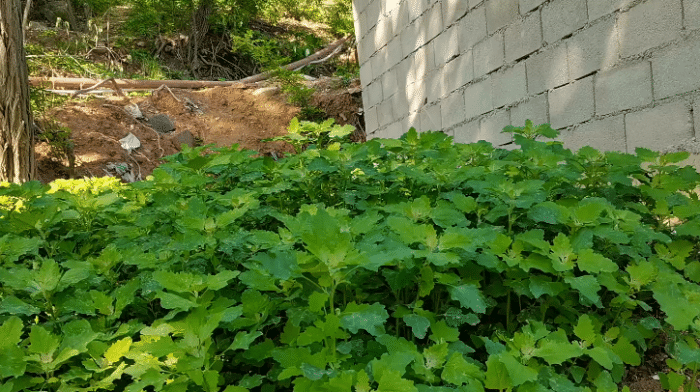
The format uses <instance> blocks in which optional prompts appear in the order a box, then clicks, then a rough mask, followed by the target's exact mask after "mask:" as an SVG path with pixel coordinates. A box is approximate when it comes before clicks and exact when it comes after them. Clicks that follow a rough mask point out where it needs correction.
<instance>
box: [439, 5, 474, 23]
mask: <svg viewBox="0 0 700 392" xmlns="http://www.w3.org/2000/svg"><path fill="white" fill-rule="evenodd" d="M468 8H469V4H467V2H466V1H465V0H442V22H443V23H444V24H445V26H450V25H452V24H453V23H454V22H456V21H457V19H459V18H461V17H463V16H464V14H466V13H467V9H468Z"/></svg>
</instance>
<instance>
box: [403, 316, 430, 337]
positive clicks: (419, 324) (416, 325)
mask: <svg viewBox="0 0 700 392" xmlns="http://www.w3.org/2000/svg"><path fill="white" fill-rule="evenodd" d="M403 321H404V322H405V323H406V325H408V326H409V327H411V330H412V331H413V334H414V335H415V336H416V337H417V338H418V339H423V338H424V337H425V334H426V333H427V332H428V327H429V326H430V320H428V319H427V318H425V317H423V316H419V315H417V314H407V315H405V316H403Z"/></svg>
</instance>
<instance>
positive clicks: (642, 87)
mask: <svg viewBox="0 0 700 392" xmlns="http://www.w3.org/2000/svg"><path fill="white" fill-rule="evenodd" d="M651 101H652V95H651V66H650V64H649V62H648V61H643V62H641V63H637V64H632V65H627V66H623V67H618V68H615V69H612V70H610V71H606V72H599V73H598V74H597V76H596V80H595V106H596V114H597V115H605V114H608V113H613V112H617V111H619V110H625V109H631V108H634V107H636V106H644V105H648V104H650V103H651Z"/></svg>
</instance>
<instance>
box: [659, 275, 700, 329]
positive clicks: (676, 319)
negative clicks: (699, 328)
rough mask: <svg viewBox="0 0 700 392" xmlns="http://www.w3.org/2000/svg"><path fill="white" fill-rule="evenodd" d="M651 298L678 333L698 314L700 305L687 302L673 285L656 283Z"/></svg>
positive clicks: (676, 286)
mask: <svg viewBox="0 0 700 392" xmlns="http://www.w3.org/2000/svg"><path fill="white" fill-rule="evenodd" d="M653 296H654V299H655V300H656V301H657V302H658V303H659V305H660V306H661V310H662V311H663V312H664V313H666V321H667V322H668V323H669V324H671V325H672V326H673V327H674V328H675V329H677V330H679V331H682V330H685V329H686V328H688V326H690V324H692V323H693V320H694V319H695V318H696V317H697V316H698V314H700V305H698V304H697V302H696V303H691V302H690V301H688V299H687V298H686V297H685V295H684V294H683V292H682V291H681V290H680V289H679V288H678V285H676V284H675V283H670V282H661V281H657V282H656V283H654V286H653Z"/></svg>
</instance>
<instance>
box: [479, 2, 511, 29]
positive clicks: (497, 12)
mask: <svg viewBox="0 0 700 392" xmlns="http://www.w3.org/2000/svg"><path fill="white" fill-rule="evenodd" d="M517 17H518V0H489V1H487V2H486V28H487V31H488V33H489V34H493V33H494V32H495V31H496V30H498V29H500V28H501V27H503V26H505V25H507V24H510V23H513V22H514V21H515V19H516V18H517Z"/></svg>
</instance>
